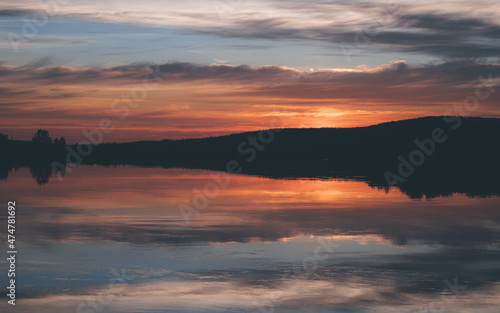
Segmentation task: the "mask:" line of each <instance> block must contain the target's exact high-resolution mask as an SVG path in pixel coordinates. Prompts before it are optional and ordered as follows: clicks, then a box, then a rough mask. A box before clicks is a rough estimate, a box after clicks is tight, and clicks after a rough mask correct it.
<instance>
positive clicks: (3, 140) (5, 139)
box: [0, 133, 9, 147]
mask: <svg viewBox="0 0 500 313" xmlns="http://www.w3.org/2000/svg"><path fill="white" fill-rule="evenodd" d="M8 143H9V136H7V135H5V134H2V133H0V147H5V146H6V145H7V144H8Z"/></svg>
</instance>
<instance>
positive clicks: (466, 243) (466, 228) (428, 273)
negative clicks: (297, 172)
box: [0, 166, 500, 313]
mask: <svg viewBox="0 0 500 313" xmlns="http://www.w3.org/2000/svg"><path fill="white" fill-rule="evenodd" d="M217 181H218V182H219V183H217ZM217 184H218V185H217ZM221 185H222V187H220V186H221ZM214 186H219V187H218V188H215V187H214ZM205 187H207V188H208V189H207V191H209V192H210V193H211V198H203V197H201V196H200V195H199V194H198V193H197V191H196V190H198V191H203V190H204V188H205ZM0 188H1V194H2V196H1V198H2V201H3V202H4V203H5V205H4V206H5V207H6V203H7V201H8V200H16V202H17V212H18V213H17V214H18V216H17V223H18V224H17V226H18V228H17V240H18V261H17V262H18V287H17V288H18V289H17V292H18V300H17V305H16V307H15V311H16V312H42V313H45V312H50V313H52V312H85V313H91V312H495V313H496V312H498V311H499V308H500V297H499V296H500V284H499V280H500V264H499V257H500V251H499V242H500V205H499V204H500V199H499V198H486V199H476V198H467V197H465V196H462V195H455V196H453V197H451V198H438V199H433V200H430V201H426V200H421V201H415V200H411V199H409V198H408V197H407V196H405V195H403V194H402V193H401V192H399V191H398V190H391V191H390V192H389V193H386V192H385V191H383V190H377V189H373V188H370V187H369V186H368V185H367V184H365V183H364V182H359V181H335V180H327V181H321V180H272V179H266V178H260V177H253V176H244V175H231V176H229V178H228V177H225V176H224V174H220V173H218V174H216V177H214V175H213V174H212V175H211V173H210V172H208V171H202V170H174V169H169V170H166V169H154V168H134V167H118V168H104V167H85V166H80V167H78V168H76V169H75V171H74V172H73V173H71V174H67V175H66V176H65V178H64V181H63V182H61V183H60V182H58V180H57V179H56V178H54V177H53V178H52V179H51V180H50V182H49V183H48V184H46V185H42V186H40V185H37V184H36V182H35V180H34V179H33V178H32V176H31V174H30V172H29V170H28V169H20V170H18V171H17V172H15V173H12V174H11V175H10V176H9V178H8V179H7V180H5V181H0ZM197 194H198V196H197ZM193 199H194V200H195V202H196V203H198V205H199V206H198V209H197V211H198V212H197V213H195V212H194V211H190V210H189V209H186V208H188V207H187V206H190V207H193ZM181 204H184V205H187V206H184V208H185V209H184V211H183V212H181V210H180V209H179V205H181ZM5 211H6V210H5ZM182 213H184V216H183V214H182ZM1 214H2V220H3V221H5V212H1ZM186 216H187V217H189V219H186V218H185V217H186ZM2 236H3V241H4V242H5V241H6V240H5V233H3V235H2ZM5 246H6V245H5ZM6 265H7V263H6V261H5V259H4V260H2V268H3V269H6V268H7V267H6ZM1 277H2V281H1V283H2V284H3V285H4V286H7V281H6V279H7V278H6V275H4V274H1ZM7 309H12V308H10V307H8V306H7V304H6V300H5V296H4V301H2V303H1V304H0V310H2V311H6V310H7Z"/></svg>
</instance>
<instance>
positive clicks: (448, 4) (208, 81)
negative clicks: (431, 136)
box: [0, 0, 500, 142]
mask: <svg viewBox="0 0 500 313" xmlns="http://www.w3.org/2000/svg"><path fill="white" fill-rule="evenodd" d="M499 21H500V3H499V2H498V1H486V0H480V1H475V2H471V1H439V2H436V1H427V0H423V1H418V2H416V1H403V0H401V1H378V0H367V1H342V0H337V1H335V0H330V1H326V0H325V1H314V0H303V1H277V0H273V1H271V0H265V1H263V0H257V1H247V0H206V1H192V0H186V1H160V0H143V1H131V0H120V1H97V0H85V1H76V0H73V1H69V0H43V1H40V0H37V1H32V0H23V1H18V2H12V1H0V112H1V117H2V119H1V121H0V132H2V133H5V134H8V135H9V136H12V137H13V138H14V139H20V140H27V139H30V138H31V136H32V135H33V134H34V132H35V131H36V130H37V129H38V128H45V129H47V130H49V132H50V133H51V134H52V135H53V137H55V136H58V137H59V136H65V138H67V140H68V141H69V142H77V141H79V140H80V139H83V138H84V135H83V133H84V131H87V132H88V131H91V130H93V129H97V128H99V123H100V122H101V121H102V120H103V119H106V120H108V121H109V120H111V121H112V123H113V124H112V125H113V131H111V132H108V133H106V134H105V138H104V141H105V142H113V141H117V142H123V141H133V140H145V139H147V140H160V139H165V138H168V139H174V138H189V137H205V136H214V135H221V134H228V133H235V132H242V131H251V130H259V129H266V128H271V127H356V126H365V125H371V124H376V123H381V122H387V121H392V120H401V119H407V118H416V117H421V116H429V115H445V114H449V115H465V114H466V115H471V116H482V117H500V109H499V107H498V101H499V100H500V96H499V94H500V91H498V89H499V88H498V87H499V85H500V78H499V77H500V40H499V39H500V22H499ZM276 117H279V120H280V124H279V125H276V123H275V122H273V121H275V118H276Z"/></svg>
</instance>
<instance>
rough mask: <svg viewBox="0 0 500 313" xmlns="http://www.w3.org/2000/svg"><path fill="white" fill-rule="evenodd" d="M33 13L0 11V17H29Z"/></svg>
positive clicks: (16, 10) (28, 11)
mask: <svg viewBox="0 0 500 313" xmlns="http://www.w3.org/2000/svg"><path fill="white" fill-rule="evenodd" d="M35 13H36V11H33V10H22V9H15V10H0V16H3V17H16V16H30V15H33V14H35Z"/></svg>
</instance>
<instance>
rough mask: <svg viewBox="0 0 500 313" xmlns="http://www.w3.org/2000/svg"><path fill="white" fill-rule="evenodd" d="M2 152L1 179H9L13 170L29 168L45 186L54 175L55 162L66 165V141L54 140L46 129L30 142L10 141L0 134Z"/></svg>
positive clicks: (61, 139) (0, 156) (0, 160)
mask: <svg viewBox="0 0 500 313" xmlns="http://www.w3.org/2000/svg"><path fill="white" fill-rule="evenodd" d="M0 151H1V153H0V179H7V177H8V175H9V172H10V171H11V170H12V169H17V168H20V167H29V169H30V171H31V174H32V175H33V177H34V178H35V179H36V181H37V182H38V183H39V184H45V183H47V182H48V181H49V178H50V177H51V176H52V174H53V169H52V163H53V162H62V163H63V164H66V161H65V158H66V153H67V152H66V139H65V138H64V136H63V137H60V138H55V139H52V137H51V136H50V134H49V132H48V131H47V130H45V129H39V130H38V131H37V132H36V133H35V134H34V135H33V137H32V139H31V141H29V142H24V141H15V140H9V138H8V136H7V135H5V134H2V133H0Z"/></svg>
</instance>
